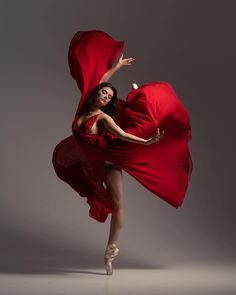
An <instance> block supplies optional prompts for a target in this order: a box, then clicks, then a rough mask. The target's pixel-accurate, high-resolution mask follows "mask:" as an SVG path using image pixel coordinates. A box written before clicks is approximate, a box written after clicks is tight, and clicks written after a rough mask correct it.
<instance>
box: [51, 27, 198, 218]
mask: <svg viewBox="0 0 236 295" xmlns="http://www.w3.org/2000/svg"><path fill="white" fill-rule="evenodd" d="M123 45H124V41H116V40H115V39H113V38H112V37H111V36H109V35H108V34H107V33H105V32H102V31H98V30H91V31H82V32H77V33H76V34H75V36H74V37H73V39H72V41H71V43H70V48H69V55H68V57H69V66H70V71H71V75H72V77H73V78H74V79H75V80H76V82H77V85H78V87H79V89H80V91H81V99H80V102H79V106H78V109H77V111H76V114H75V118H74V121H73V128H72V132H73V135H71V136H69V137H67V138H65V139H64V140H62V141H61V142H59V143H58V144H57V146H56V147H55V149H54V151H53V159H52V162H53V166H54V169H55V172H56V174H57V175H58V177H59V178H60V179H61V180H63V181H64V182H66V183H67V184H69V185H70V186H71V187H72V188H73V189H74V190H75V191H76V192H77V193H78V194H79V195H80V196H81V197H84V198H87V203H88V204H89V206H90V210H89V215H90V217H92V218H94V219H95V220H97V221H99V222H105V221H106V219H107V216H108V214H109V213H111V212H112V210H113V202H112V196H111V194H110V192H109V191H108V190H107V189H106V187H104V185H103V182H104V180H105V167H104V162H105V160H108V161H111V162H113V163H115V164H117V165H119V166H120V167H121V168H122V169H123V170H124V171H126V172H127V173H129V174H130V175H131V176H132V177H134V178H135V179H136V180H137V181H138V182H139V183H140V184H142V185H143V186H145V187H146V188H147V189H148V190H149V191H151V192H152V193H153V194H154V196H157V197H159V198H161V199H163V200H164V201H166V202H167V203H169V204H170V205H172V206H173V207H175V208H178V207H179V206H181V205H182V203H183V201H184V198H185V196H186V192H187V188H188V185H189V182H190V178H191V174H192V169H193V162H192V158H191V154H190V151H189V147H188V143H189V141H190V140H191V138H192V135H191V124H190V118H189V114H188V112H187V110H186V109H185V107H184V106H183V104H182V102H181V100H180V99H179V98H178V96H177V95H176V93H175V91H174V89H173V87H172V86H171V85H170V84H169V83H168V82H165V81H152V82H149V83H146V84H144V85H142V86H140V87H139V88H138V89H135V90H132V91H130V92H129V93H128V95H127V97H126V100H122V99H120V98H119V102H118V115H117V117H116V118H115V121H116V123H117V124H118V125H119V126H120V127H121V128H122V129H123V130H125V131H126V132H129V133H131V134H134V135H137V136H140V137H142V138H150V137H152V136H153V134H154V132H155V130H156V128H157V126H158V127H159V128H160V129H161V130H164V132H165V134H164V137H163V138H162V139H161V141H160V142H157V143H154V144H152V145H148V146H146V145H142V144H137V143H131V142H127V141H124V140H121V139H119V138H117V137H116V136H114V135H113V134H111V133H110V132H109V131H106V132H105V134H104V135H99V134H90V128H91V126H92V124H93V123H94V120H96V116H94V117H92V118H89V120H87V122H86V124H85V128H84V132H81V130H80V129H79V128H78V127H77V120H78V117H79V116H80V110H81V107H82V105H83V103H84V101H85V99H86V97H87V95H88V94H89V92H90V91H91V90H92V89H93V88H94V87H95V86H97V84H98V83H99V81H100V79H101V78H102V76H103V75H104V73H105V72H106V71H107V70H109V68H111V67H112V65H113V63H114V60H115V59H116V57H117V56H118V55H119V54H120V53H121V50H122V49H123Z"/></svg>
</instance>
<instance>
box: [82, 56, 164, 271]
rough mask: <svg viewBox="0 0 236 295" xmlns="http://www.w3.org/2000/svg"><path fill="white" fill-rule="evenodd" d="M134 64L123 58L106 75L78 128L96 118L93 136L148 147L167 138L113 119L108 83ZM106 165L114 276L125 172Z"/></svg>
mask: <svg viewBox="0 0 236 295" xmlns="http://www.w3.org/2000/svg"><path fill="white" fill-rule="evenodd" d="M133 61H134V58H126V59H123V54H122V55H121V57H120V58H119V61H118V63H117V64H116V65H115V66H113V67H112V68H111V69H110V70H109V71H107V72H106V73H105V75H104V76H103V77H102V79H101V80H100V82H99V85H98V86H97V87H96V88H95V89H94V90H93V92H92V93H91V94H90V96H89V97H88V99H87V101H86V103H85V105H84V107H83V113H82V115H81V117H80V118H79V119H78V121H77V128H80V127H82V126H83V122H84V121H87V120H88V119H89V118H92V117H93V116H95V115H96V121H95V122H93V126H92V128H91V129H90V133H92V134H98V132H99V131H101V130H104V129H105V128H107V129H108V130H109V131H110V132H111V133H113V134H114V135H116V136H117V137H118V138H120V139H122V140H125V141H129V142H134V143H139V144H144V145H150V144H152V143H155V142H157V141H159V140H160V139H161V138H162V137H163V135H164V131H162V133H161V134H160V129H159V128H157V131H156V133H155V134H154V136H153V137H152V138H150V139H144V138H141V137H138V136H135V135H133V134H130V133H127V132H124V131H123V129H121V128H120V127H119V126H118V125H117V124H116V123H115V121H114V120H113V119H112V117H111V115H113V114H115V111H116V109H115V105H116V100H117V91H116V89H115V88H114V86H112V84H110V83H107V82H108V81H109V80H110V78H111V76H112V75H113V74H114V73H115V72H116V71H118V70H119V69H121V68H122V67H123V66H129V65H132V62H133ZM133 88H136V89H137V88H138V86H137V84H136V83H133ZM98 115H99V116H98ZM105 165H106V169H105V171H106V177H105V186H106V188H107V189H108V190H109V191H110V193H111V196H112V199H113V205H114V207H113V212H112V217H111V223H110V234H109V239H108V244H107V248H106V251H105V257H104V261H105V264H106V269H107V274H112V263H111V261H112V260H113V259H114V257H115V256H116V255H118V252H119V249H118V248H117V240H118V237H119V233H120V230H121V228H122V226H123V224H124V202H123V180H122V169H121V168H120V167H119V166H118V165H115V164H113V163H112V162H110V161H107V160H106V161H105Z"/></svg>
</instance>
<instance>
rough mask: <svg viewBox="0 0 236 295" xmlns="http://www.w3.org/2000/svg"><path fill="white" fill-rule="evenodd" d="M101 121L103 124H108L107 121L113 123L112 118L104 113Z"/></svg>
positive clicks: (100, 118) (100, 117) (100, 116)
mask: <svg viewBox="0 0 236 295" xmlns="http://www.w3.org/2000/svg"><path fill="white" fill-rule="evenodd" d="M99 120H101V121H103V122H107V121H113V119H112V117H111V116H109V115H107V114H106V113H104V112H101V114H100V115H99Z"/></svg>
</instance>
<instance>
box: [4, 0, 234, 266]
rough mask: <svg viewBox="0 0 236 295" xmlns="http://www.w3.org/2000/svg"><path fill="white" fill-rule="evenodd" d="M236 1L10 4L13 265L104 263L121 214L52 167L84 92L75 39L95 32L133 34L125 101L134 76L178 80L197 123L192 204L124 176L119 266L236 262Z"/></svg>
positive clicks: (119, 76) (7, 137) (7, 101)
mask: <svg viewBox="0 0 236 295" xmlns="http://www.w3.org/2000/svg"><path fill="white" fill-rule="evenodd" d="M235 8H236V2H235V1H205V0H204V1H199V0H198V1H193V0H189V1H184V0H176V1H174V0H161V1H123V0H122V1H108V0H106V1H105V0H104V1H101V0H99V1H91V0H90V1H88V0H86V1H85V0H83V1H65V0H64V1H62V0H61V1H55V0H54V1H53V0H50V1H1V5H0V13H1V16H0V22H1V26H0V28H1V29H0V30H1V55H0V58H1V67H0V69H1V89H0V91H1V108H0V109H1V117H0V118H1V215H0V219H1V224H0V226H1V228H0V229H1V235H0V239H1V241H0V245H1V259H2V263H1V269H2V270H4V271H16V269H17V268H19V269H18V271H19V270H22V271H23V266H24V264H22V263H20V262H21V261H22V259H24V261H28V262H30V263H31V268H36V269H38V268H40V267H42V266H40V265H41V264H42V265H43V266H44V267H45V266H46V265H47V266H48V267H54V268H58V267H67V266H82V265H85V266H88V265H90V264H91V265H93V266H94V265H96V264H97V265H100V266H102V263H103V261H102V259H103V258H102V256H103V253H104V250H105V245H106V243H107V239H108V232H109V226H110V215H109V218H108V219H107V221H106V223H98V222H97V221H95V220H93V219H91V218H90V217H89V216H88V210H89V206H88V205H87V203H86V200H85V199H83V198H81V197H80V196H79V195H78V194H77V193H76V192H75V191H73V190H72V189H71V188H70V187H69V186H68V185H67V184H66V183H64V182H62V181H61V180H60V179H59V178H58V177H57V176H56V174H55V172H54V170H53V166H52V163H51V158H52V152H53V149H54V147H55V146H56V144H57V143H58V142H59V141H61V140H62V139H64V138H66V137H67V136H69V135H71V123H72V120H73V117H74V114H75V111H76V108H77V105H78V102H79V97H80V92H79V90H78V88H77V86H76V83H75V81H74V80H73V79H72V77H71V76H70V74H69V68H68V65H67V52H68V46H69V42H70V40H71V38H72V36H73V35H74V33H75V32H76V31H79V30H90V29H100V30H104V31H106V32H107V33H108V34H110V35H111V36H113V37H114V38H116V39H118V40H124V39H125V40H127V41H126V43H125V48H124V55H125V57H135V59H136V60H135V62H134V64H133V65H132V66H130V67H125V68H123V69H122V70H121V71H120V72H118V73H116V74H115V76H114V77H113V78H112V79H111V82H112V83H113V84H114V85H116V87H117V88H118V90H119V96H120V97H122V98H125V97H126V95H127V93H128V92H129V90H130V89H131V83H132V82H136V83H137V84H139V85H142V84H144V83H146V82H149V81H154V80H155V81H158V80H164V81H168V82H169V83H171V84H172V86H173V87H174V89H175V90H176V92H177V94H178V96H179V97H180V99H181V100H182V102H183V104H184V105H185V107H186V108H187V110H188V111H189V113H190V117H191V123H192V133H193V139H192V142H191V143H190V145H189V146H190V150H191V153H192V157H193V163H194V170H193V174H192V179H191V183H190V185H189V188H188V192H187V195H186V198H185V201H184V203H183V205H182V207H180V208H178V209H175V208H174V207H172V206H170V205H169V204H167V203H165V202H164V201H163V200H161V199H160V198H158V197H157V196H155V195H154V194H152V193H151V192H149V191H148V190H147V189H146V188H144V187H143V186H141V184H139V183H138V182H137V181H136V180H135V179H133V178H132V177H131V176H129V175H128V174H126V173H124V189H125V225H124V227H123V229H122V232H121V235H120V239H119V242H118V245H119V248H120V250H121V252H120V254H121V255H120V258H119V259H118V260H117V262H116V265H117V266H118V265H122V266H124V267H126V266H127V267H128V266H129V267H139V266H140V267H152V266H153V267H156V266H158V265H162V267H165V266H166V265H168V264H171V265H174V264H191V263H200V264H202V263H206V262H207V263H235V252H234V249H235V246H236V245H235V244H236V243H235V241H236V238H235V233H234V223H235V218H234V215H235V193H234V191H235V187H234V185H235V119H234V114H235V106H236V104H235V88H234V84H235V83H234V82H235V81H234V80H235V71H236V68H235V52H236V48H235V33H236V32H235V28H236V25H235V17H234V16H235V15H234V10H235ZM40 261H41V262H40ZM42 261H43V262H42ZM4 262H5V263H4ZM40 263H41V264H40ZM30 270H32V269H30Z"/></svg>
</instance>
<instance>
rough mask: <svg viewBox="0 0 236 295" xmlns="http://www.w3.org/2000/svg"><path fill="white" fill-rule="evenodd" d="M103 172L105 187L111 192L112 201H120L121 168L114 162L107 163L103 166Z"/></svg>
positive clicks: (121, 190) (121, 189)
mask: <svg viewBox="0 0 236 295" xmlns="http://www.w3.org/2000/svg"><path fill="white" fill-rule="evenodd" d="M105 172H106V178H105V185H106V187H107V189H108V190H109V191H110V192H111V194H112V197H113V200H114V201H119V202H121V201H122V197H123V178H122V177H123V175H122V169H121V168H120V167H119V166H117V165H115V164H109V165H106V166H105Z"/></svg>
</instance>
